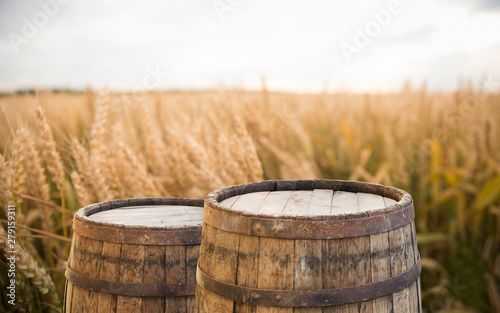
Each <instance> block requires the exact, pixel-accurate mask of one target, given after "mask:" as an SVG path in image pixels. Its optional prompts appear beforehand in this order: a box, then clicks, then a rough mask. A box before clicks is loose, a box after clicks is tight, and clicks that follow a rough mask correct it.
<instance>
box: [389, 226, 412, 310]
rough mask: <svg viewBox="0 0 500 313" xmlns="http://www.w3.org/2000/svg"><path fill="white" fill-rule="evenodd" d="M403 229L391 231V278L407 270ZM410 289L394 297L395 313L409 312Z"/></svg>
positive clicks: (397, 293)
mask: <svg viewBox="0 0 500 313" xmlns="http://www.w3.org/2000/svg"><path fill="white" fill-rule="evenodd" d="M406 244H407V243H406V242H405V234H404V230H403V228H398V229H395V230H391V231H389V245H390V255H391V276H396V275H399V274H401V273H403V272H404V271H405V270H406V255H405V254H406V248H405V245H406ZM408 298H409V294H408V289H403V290H401V291H399V292H396V293H394V294H393V295H392V304H393V312H394V313H407V312H409V309H410V308H409V299H408Z"/></svg>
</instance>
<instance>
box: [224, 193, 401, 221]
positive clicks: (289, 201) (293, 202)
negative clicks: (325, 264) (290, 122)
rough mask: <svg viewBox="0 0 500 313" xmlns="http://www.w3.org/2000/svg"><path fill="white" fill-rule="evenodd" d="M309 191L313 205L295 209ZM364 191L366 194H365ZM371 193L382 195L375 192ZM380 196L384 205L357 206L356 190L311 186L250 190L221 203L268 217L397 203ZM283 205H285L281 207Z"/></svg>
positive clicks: (333, 212) (342, 211) (322, 213)
mask: <svg viewBox="0 0 500 313" xmlns="http://www.w3.org/2000/svg"><path fill="white" fill-rule="evenodd" d="M311 194H312V198H313V199H314V201H313V203H314V205H312V206H310V207H309V209H308V210H297V209H296V207H302V206H300V204H299V205H298V206H297V203H300V202H301V201H302V198H303V197H304V198H305V199H310V198H311ZM364 194H365V195H370V194H368V193H364ZM332 195H333V200H332ZM371 195H373V194H371ZM374 196H377V197H378V198H383V197H381V196H378V195H374ZM268 197H269V198H270V199H269V200H266V205H265V206H262V205H261V204H262V202H263V201H264V200H265V199H266V198H268ZM384 199H386V200H387V205H384V206H383V207H378V206H377V207H376V208H375V207H371V206H369V205H368V206H363V207H359V206H358V205H357V200H358V193H356V192H347V191H333V190H329V189H314V190H282V191H271V192H269V191H261V192H252V193H247V194H243V195H239V196H234V197H230V198H227V199H224V200H222V201H221V204H223V205H225V206H227V207H229V208H231V209H232V210H233V211H236V212H243V213H250V214H255V215H261V214H265V215H271V216H329V215H333V216H335V215H342V214H349V213H357V212H367V211H371V210H377V209H381V208H385V207H387V206H390V205H393V204H395V203H397V201H395V200H393V199H390V198H384ZM285 204H286V207H284V205H285ZM327 208H328V209H327ZM280 210H281V211H280Z"/></svg>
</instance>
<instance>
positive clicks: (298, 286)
mask: <svg viewBox="0 0 500 313" xmlns="http://www.w3.org/2000/svg"><path fill="white" fill-rule="evenodd" d="M313 194H314V192H313V191H311V190H308V191H307V192H301V191H294V192H293V194H292V196H291V198H290V200H293V201H294V202H293V210H290V212H293V213H294V214H297V215H306V214H308V212H309V209H310V204H311V201H312V198H313ZM290 200H289V201H288V203H287V205H286V207H285V210H289V206H290ZM315 200H318V198H316V199H315ZM330 200H331V198H330ZM300 212H302V214H299V213H300ZM294 250H295V251H294V254H295V255H294V260H293V264H294V277H293V289H294V290H311V289H312V290H314V289H316V290H319V289H321V288H322V276H321V263H322V261H321V260H322V255H321V240H295V249H294ZM322 311H323V310H322V308H295V309H294V310H293V312H300V313H321V312H322Z"/></svg>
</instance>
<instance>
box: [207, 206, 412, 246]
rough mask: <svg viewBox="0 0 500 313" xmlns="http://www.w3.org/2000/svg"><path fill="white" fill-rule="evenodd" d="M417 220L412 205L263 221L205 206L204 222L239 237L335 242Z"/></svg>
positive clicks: (387, 229)
mask: <svg viewBox="0 0 500 313" xmlns="http://www.w3.org/2000/svg"><path fill="white" fill-rule="evenodd" d="M414 218H415V211H414V210H413V203H411V204H409V205H406V206H404V207H402V208H401V209H398V210H394V211H391V212H387V213H384V214H380V215H374V216H367V217H360V218H352V219H328V220H300V219H296V220H294V219H279V218H264V217H257V216H256V217H253V216H244V215H238V214H234V213H232V212H223V211H220V210H217V209H214V208H212V207H211V206H210V205H209V204H205V209H204V210H203V221H204V222H205V223H206V224H208V225H210V226H212V227H215V228H218V229H221V230H224V231H228V232H231V233H236V234H243V235H249V236H260V237H271V238H281V239H336V238H352V237H360V236H367V235H374V234H379V233H384V232H387V231H390V230H394V229H397V228H400V227H403V226H405V225H408V224H409V223H411V222H412V221H413V219H414Z"/></svg>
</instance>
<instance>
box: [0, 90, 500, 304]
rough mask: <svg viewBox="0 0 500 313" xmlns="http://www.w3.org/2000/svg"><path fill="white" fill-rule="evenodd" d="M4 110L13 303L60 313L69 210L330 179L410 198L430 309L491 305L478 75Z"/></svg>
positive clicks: (491, 214) (496, 237)
mask: <svg viewBox="0 0 500 313" xmlns="http://www.w3.org/2000/svg"><path fill="white" fill-rule="evenodd" d="M0 107H1V110H2V112H0V120H2V122H1V124H0V147H1V150H0V151H1V153H2V158H1V159H0V173H1V179H0V194H1V201H2V210H1V212H0V217H1V218H2V219H3V220H2V225H3V228H2V229H0V241H4V240H6V239H5V229H6V225H5V223H4V220H5V218H6V211H7V204H8V203H15V205H16V209H17V225H18V226H19V228H18V239H19V244H18V247H17V248H18V250H19V251H20V253H19V255H18V261H17V264H18V268H19V271H20V275H21V277H22V279H19V280H18V287H17V290H18V294H19V295H18V297H19V301H22V302H21V303H22V305H19V306H18V309H20V310H21V308H22V307H25V308H26V309H25V311H27V312H42V311H44V312H45V311H47V312H48V311H54V312H56V311H60V306H61V302H62V299H63V290H64V268H65V262H66V261H67V257H68V253H69V247H70V242H71V219H72V214H73V212H75V211H76V210H78V209H79V208H80V207H82V206H84V205H87V204H90V203H93V202H97V201H104V200H109V199H117V198H129V197H146V196H152V197H204V196H205V195H206V194H207V192H208V191H210V190H213V189H216V188H220V187H223V186H227V185H233V184H239V183H245V182H250V181H259V180H262V179H316V178H328V179H346V180H347V179H348V180H363V181H370V182H375V183H380V184H384V185H391V186H396V187H398V188H402V189H404V190H407V191H408V192H410V193H411V194H412V196H413V199H414V202H415V209H416V227H417V232H418V245H419V249H420V252H421V256H422V265H423V272H422V291H423V293H422V296H423V305H424V309H425V312H500V230H499V226H500V140H499V139H498V138H499V136H500V129H499V128H498V124H499V123H500V109H499V108H500V93H493V92H491V91H490V90H486V89H484V88H482V87H481V84H480V85H479V87H473V86H472V84H470V85H467V84H463V85H462V86H461V87H460V88H458V89H457V90H456V91H455V92H450V93H438V92H429V91H427V90H426V88H425V86H423V87H420V88H411V87H410V86H409V85H406V86H405V87H404V88H403V90H401V92H398V93H392V94H377V93H364V94H362V93H349V92H336V93H326V92H325V93H318V94H291V93H273V92H269V91H267V90H266V88H265V87H263V88H262V90H261V91H259V92H251V91H245V90H238V89H232V90H214V91H205V92H177V93H176V92H151V93H143V94H126V93H122V94H118V93H109V92H107V91H101V92H96V91H93V90H87V91H86V92H84V93H69V92H59V93H55V92H51V91H40V92H38V94H16V95H12V94H6V95H3V96H0ZM3 246H4V244H3V243H2V247H3ZM0 258H1V262H2V263H3V265H2V266H0V284H1V285H2V286H6V284H7V271H6V266H5V263H6V259H5V253H4V254H2V256H1V257H0ZM1 289H2V290H5V289H4V288H3V287H2V288H1ZM0 298H1V305H0V311H3V310H6V308H7V300H8V299H7V298H6V295H5V293H3V292H2V294H1V295H0Z"/></svg>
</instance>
